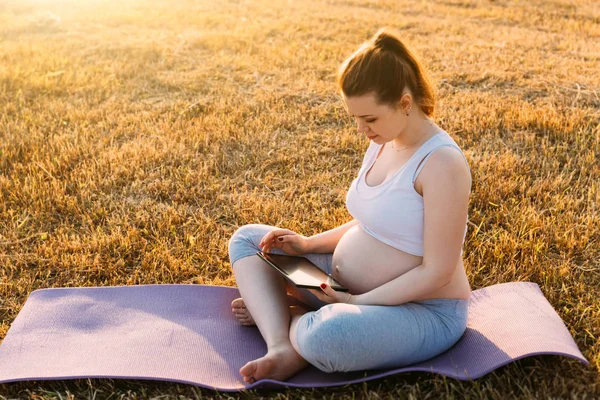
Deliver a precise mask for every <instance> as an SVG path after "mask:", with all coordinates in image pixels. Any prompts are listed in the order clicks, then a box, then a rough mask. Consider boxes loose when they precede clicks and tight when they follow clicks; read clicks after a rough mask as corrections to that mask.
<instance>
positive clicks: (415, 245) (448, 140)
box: [346, 131, 470, 256]
mask: <svg viewBox="0 0 600 400" xmlns="http://www.w3.org/2000/svg"><path fill="white" fill-rule="evenodd" d="M381 146H383V145H382V144H377V143H375V142H373V141H371V143H370V144H369V148H368V149H367V151H366V153H365V156H364V157H363V162H362V166H361V168H360V170H359V171H358V176H357V177H356V178H355V179H354V180H353V181H352V184H351V185H350V189H349V190H348V193H347V195H346V208H347V209H348V212H349V213H350V214H351V215H352V217H354V219H356V220H358V221H359V222H360V226H361V227H362V228H363V229H364V230H365V232H367V233H368V234H370V235H371V236H373V237H374V238H376V239H378V240H380V241H382V242H383V243H386V244H388V245H390V246H392V247H394V248H396V249H399V250H402V251H404V252H406V253H410V254H413V255H416V256H423V238H424V234H423V222H424V219H423V197H422V196H421V195H420V194H419V193H418V192H417V191H416V190H415V187H414V184H415V180H416V179H417V175H419V172H421V169H422V168H423V166H424V165H425V162H426V160H427V158H429V156H430V155H431V154H432V153H433V152H434V151H435V150H436V149H439V148H440V147H444V146H451V147H454V148H456V149H457V150H458V151H459V152H460V154H461V155H462V156H463V158H464V159H465V162H466V163H467V167H468V166H469V163H468V162H467V159H466V158H465V155H464V154H463V152H462V150H461V149H460V147H458V145H457V144H456V142H455V141H454V140H453V139H452V137H450V135H449V134H448V133H447V132H445V131H442V132H440V133H437V134H435V135H434V136H432V137H430V138H429V139H428V140H427V141H426V142H425V143H423V144H422V145H421V146H420V147H419V148H418V149H417V151H416V152H415V153H414V154H413V155H412V156H411V157H410V159H409V160H408V161H407V162H406V164H404V165H403V166H402V167H401V168H400V169H399V170H398V171H397V172H396V173H395V174H394V175H393V176H392V177H390V178H389V179H387V180H386V181H384V182H383V183H382V184H380V185H377V186H368V185H367V183H366V182H365V175H366V172H367V171H368V170H369V169H370V168H371V167H372V166H373V164H374V163H375V158H376V157H377V154H378V153H379V150H380V149H381ZM469 175H470V169H469ZM467 221H468V216H467ZM467 227H468V225H467V226H465V234H464V236H463V244H464V242H465V238H466V236H467ZM462 253H463V251H462V249H461V251H460V254H461V255H462Z"/></svg>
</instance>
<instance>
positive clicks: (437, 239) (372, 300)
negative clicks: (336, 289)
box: [351, 148, 471, 305]
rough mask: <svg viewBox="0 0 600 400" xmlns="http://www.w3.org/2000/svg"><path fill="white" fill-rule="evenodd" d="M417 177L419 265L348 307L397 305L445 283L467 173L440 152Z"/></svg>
mask: <svg viewBox="0 0 600 400" xmlns="http://www.w3.org/2000/svg"><path fill="white" fill-rule="evenodd" d="M420 176H421V181H422V188H423V206H424V235H425V236H424V239H423V240H424V249H423V252H424V254H423V261H422V263H421V265H419V266H418V267H415V268H413V269H411V270H410V271H408V272H407V273H405V274H403V275H400V276H399V277H398V278H396V279H393V280H391V281H389V282H387V283H385V284H383V285H381V286H379V287H376V288H375V289H373V290H371V291H369V292H366V293H363V294H360V295H356V296H353V298H352V299H351V302H352V303H353V304H380V305H398V304H403V303H407V302H409V301H413V300H415V299H418V298H421V297H422V296H423V295H426V294H427V293H430V292H432V291H434V290H437V289H439V288H441V287H443V286H445V285H447V284H448V283H450V280H451V279H452V274H453V273H454V271H455V269H456V265H457V264H458V261H459V257H460V250H461V248H462V242H463V237H464V233H465V225H466V223H467V212H468V207H469V193H470V189H471V177H470V172H469V169H468V167H467V165H466V164H465V161H464V159H463V158H462V155H461V154H460V153H458V152H457V151H456V150H454V149H451V148H442V149H439V150H437V151H435V152H434V153H433V154H432V155H431V157H430V158H429V161H428V162H427V163H426V165H425V167H424V168H423V170H422V171H421V174H420Z"/></svg>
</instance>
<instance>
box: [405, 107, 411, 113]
mask: <svg viewBox="0 0 600 400" xmlns="http://www.w3.org/2000/svg"><path fill="white" fill-rule="evenodd" d="M411 108H412V107H408V110H406V115H408V112H409V111H410V109H411Z"/></svg>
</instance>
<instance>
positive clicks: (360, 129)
mask: <svg viewBox="0 0 600 400" xmlns="http://www.w3.org/2000/svg"><path fill="white" fill-rule="evenodd" d="M356 129H357V130H358V132H360V133H363V132H364V131H365V130H366V129H367V124H365V123H360V122H358V123H357V124H356Z"/></svg>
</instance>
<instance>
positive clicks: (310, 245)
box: [304, 236, 314, 253]
mask: <svg viewBox="0 0 600 400" xmlns="http://www.w3.org/2000/svg"><path fill="white" fill-rule="evenodd" d="M313 237H314V236H308V237H307V236H304V252H305V253H314V251H313V249H314V239H312V238H313Z"/></svg>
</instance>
